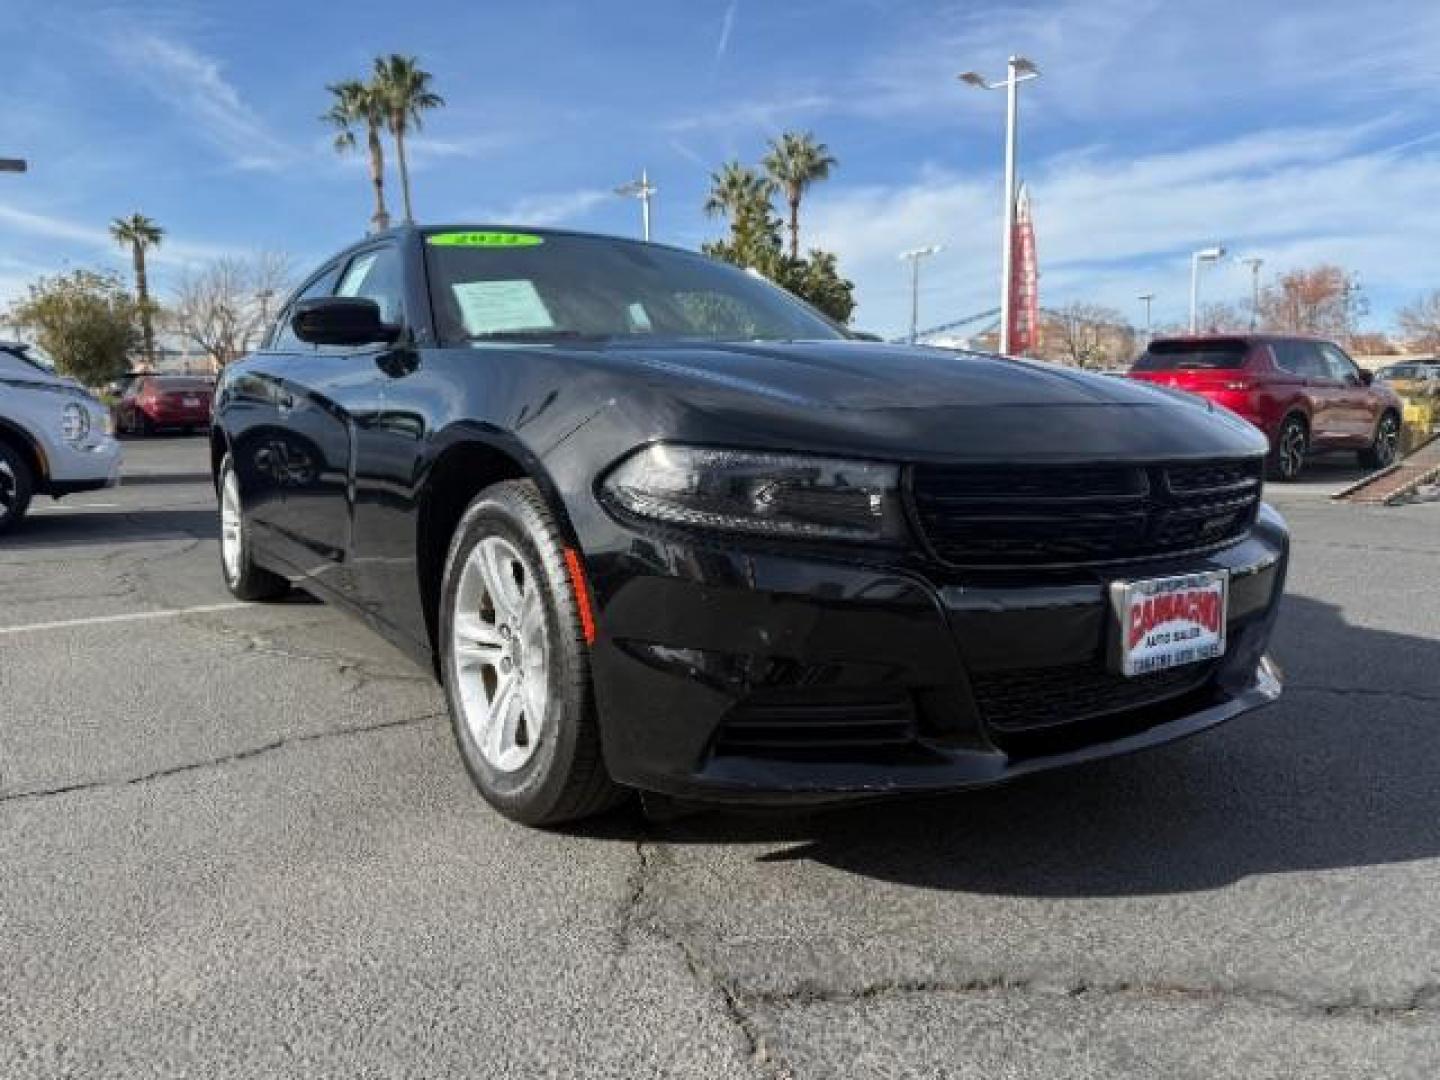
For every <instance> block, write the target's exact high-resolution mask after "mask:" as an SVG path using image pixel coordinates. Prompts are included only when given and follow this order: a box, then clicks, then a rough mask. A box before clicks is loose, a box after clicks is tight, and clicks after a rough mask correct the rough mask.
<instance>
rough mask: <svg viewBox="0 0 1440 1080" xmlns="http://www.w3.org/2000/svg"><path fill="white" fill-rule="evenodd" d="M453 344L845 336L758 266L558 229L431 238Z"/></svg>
mask: <svg viewBox="0 0 1440 1080" xmlns="http://www.w3.org/2000/svg"><path fill="white" fill-rule="evenodd" d="M425 250H426V259H427V263H428V268H429V275H430V292H431V300H432V302H433V304H434V310H435V318H436V322H437V325H438V328H439V331H440V337H441V339H442V340H444V341H448V342H454V341H471V342H484V341H538V342H546V341H562V340H567V339H581V340H584V339H592V340H593V339H611V338H640V339H694V340H702V341H793V340H813V339H816V338H821V339H825V338H831V339H833V338H841V337H844V336H845V335H844V334H843V333H842V332H841V331H840V330H838V329H837V328H836V327H835V326H834V325H833V324H831V323H830V322H828V321H827V320H825V319H824V318H823V317H821V316H820V315H819V314H818V313H816V312H814V311H812V310H811V309H810V308H809V307H808V306H806V305H805V304H802V303H801V302H800V301H798V300H796V299H795V298H794V297H792V296H790V295H789V294H788V293H786V292H784V291H782V290H781V289H778V288H776V287H775V286H774V285H772V284H770V283H769V282H768V281H766V280H764V279H763V278H760V277H758V276H756V275H754V274H751V273H747V272H745V271H743V270H739V269H736V268H735V267H733V266H728V265H726V264H724V263H721V262H717V261H715V260H713V259H709V258H705V257H704V256H700V255H694V254H691V253H689V252H684V251H677V250H674V249H671V248H664V247H657V246H654V245H649V244H641V243H637V242H634V241H628V240H614V239H607V238H604V237H595V236H573V235H563V234H553V233H514V232H444V233H432V234H430V235H429V236H428V237H427V238H426V244H425Z"/></svg>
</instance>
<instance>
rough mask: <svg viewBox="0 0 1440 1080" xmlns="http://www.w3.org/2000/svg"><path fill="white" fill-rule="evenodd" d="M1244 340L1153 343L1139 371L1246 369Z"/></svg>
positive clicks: (1138, 366)
mask: <svg viewBox="0 0 1440 1080" xmlns="http://www.w3.org/2000/svg"><path fill="white" fill-rule="evenodd" d="M1249 351H1250V349H1249V346H1248V345H1246V344H1245V342H1243V341H1153V342H1151V343H1150V347H1149V348H1148V349H1146V350H1145V352H1144V354H1142V355H1141V357H1140V359H1139V360H1136V361H1135V368H1134V370H1135V371H1225V370H1229V369H1233V368H1239V367H1244V366H1245V356H1246V354H1247V353H1248V352H1249Z"/></svg>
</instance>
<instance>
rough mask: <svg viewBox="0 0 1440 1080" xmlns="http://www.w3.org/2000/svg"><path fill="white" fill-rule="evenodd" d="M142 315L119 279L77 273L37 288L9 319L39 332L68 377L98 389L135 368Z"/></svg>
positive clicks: (46, 280)
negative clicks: (131, 362)
mask: <svg viewBox="0 0 1440 1080" xmlns="http://www.w3.org/2000/svg"><path fill="white" fill-rule="evenodd" d="M141 311H142V307H141V305H140V303H139V302H138V301H137V300H136V299H135V297H134V296H132V295H131V294H130V292H129V291H128V290H127V289H126V288H125V283H124V282H123V281H122V280H121V279H120V277H119V276H118V275H116V274H109V273H103V274H102V273H96V272H95V271H93V270H73V271H71V272H70V273H68V274H63V275H57V276H56V277H49V278H41V279H40V280H39V281H37V282H36V283H35V284H33V285H31V286H30V287H29V290H28V293H27V295H26V297H25V299H24V300H20V301H18V302H17V303H15V304H14V305H13V306H12V307H11V309H10V313H9V321H10V322H12V323H14V324H15V325H17V326H23V327H26V328H27V329H29V330H31V331H33V332H34V334H35V336H36V337H37V338H38V340H39V342H40V345H41V347H42V348H44V349H45V351H46V352H48V353H49V354H50V355H51V356H52V357H53V358H54V360H55V366H56V367H57V368H58V369H59V370H60V371H61V372H62V373H63V374H66V375H73V376H75V378H77V379H79V380H80V381H81V382H82V383H85V384H86V385H88V386H98V385H99V384H100V383H103V382H105V381H107V380H109V379H113V378H114V377H115V376H117V375H119V374H121V373H122V372H124V371H125V370H126V369H127V368H128V367H129V359H128V358H129V355H130V353H131V352H132V351H133V350H134V349H135V347H136V345H137V344H138V343H139V342H140V341H141V340H142V336H141V333H140V330H139V326H140V317H141Z"/></svg>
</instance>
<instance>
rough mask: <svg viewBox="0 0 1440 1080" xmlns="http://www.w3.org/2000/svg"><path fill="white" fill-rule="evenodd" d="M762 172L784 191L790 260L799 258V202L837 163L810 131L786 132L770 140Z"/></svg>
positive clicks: (827, 149) (828, 149)
mask: <svg viewBox="0 0 1440 1080" xmlns="http://www.w3.org/2000/svg"><path fill="white" fill-rule="evenodd" d="M764 164H765V171H766V172H767V173H769V174H770V178H771V179H772V180H773V181H774V182H775V186H776V187H778V188H779V189H780V190H781V191H783V192H785V201H786V202H787V203H789V204H790V257H791V258H792V259H798V258H799V257H800V200H801V199H802V198H804V196H805V192H806V190H807V189H808V188H809V187H810V185H811V184H813V183H815V182H816V181H817V180H825V179H827V178H828V177H829V176H830V170H831V169H832V168H834V167H835V166H836V165H837V164H838V162H837V161H836V160H835V159H834V158H833V157H831V156H830V148H829V147H828V146H826V145H825V144H824V143H817V142H816V141H815V136H814V135H812V134H810V132H808V131H807V132H804V133H803V134H800V133H797V132H793V131H787V132H785V133H784V134H782V135H781V136H780V138H778V139H771V140H770V152H769V153H768V154H766V155H765V163H764Z"/></svg>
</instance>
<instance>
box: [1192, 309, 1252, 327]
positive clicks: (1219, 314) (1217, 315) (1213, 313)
mask: <svg viewBox="0 0 1440 1080" xmlns="http://www.w3.org/2000/svg"><path fill="white" fill-rule="evenodd" d="M1195 325H1196V326H1197V327H1199V328H1200V330H1201V331H1202V332H1204V333H1207V334H1224V333H1231V334H1233V333H1242V332H1244V331H1247V330H1249V328H1250V315H1249V313H1248V312H1242V311H1241V310H1240V309H1239V308H1238V307H1236V306H1235V305H1234V304H1224V303H1210V304H1201V305H1200V310H1199V312H1197V313H1196V316H1195Z"/></svg>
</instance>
